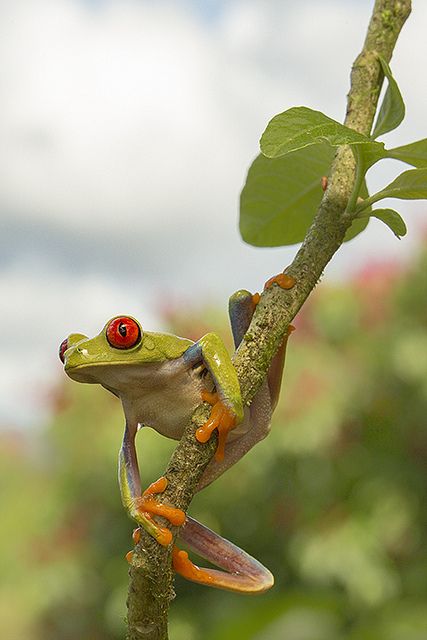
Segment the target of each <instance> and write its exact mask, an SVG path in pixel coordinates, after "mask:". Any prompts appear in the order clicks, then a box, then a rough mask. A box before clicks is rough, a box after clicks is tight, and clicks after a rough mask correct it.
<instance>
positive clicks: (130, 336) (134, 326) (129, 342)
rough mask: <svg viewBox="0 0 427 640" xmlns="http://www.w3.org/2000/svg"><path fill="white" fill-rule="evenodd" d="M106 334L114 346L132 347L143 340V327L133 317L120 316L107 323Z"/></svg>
mask: <svg viewBox="0 0 427 640" xmlns="http://www.w3.org/2000/svg"><path fill="white" fill-rule="evenodd" d="M106 335H107V340H108V342H109V343H110V344H111V346H112V347H115V348H116V349H130V348H131V347H134V346H135V345H136V344H137V343H138V342H139V341H140V340H141V329H140V328H139V324H138V323H137V322H135V320H133V319H132V318H128V317H127V316H120V317H119V318H114V320H111V322H110V323H109V324H108V325H107V330H106Z"/></svg>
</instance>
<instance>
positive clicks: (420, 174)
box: [358, 169, 427, 211]
mask: <svg viewBox="0 0 427 640" xmlns="http://www.w3.org/2000/svg"><path fill="white" fill-rule="evenodd" d="M384 198H399V199H400V200H419V199H421V200H422V199H424V198H427V169H410V170H409V171H404V172H403V173H401V174H400V176H397V178H396V179H395V180H393V182H390V184H388V185H387V186H386V187H385V188H384V189H381V191H379V192H378V193H374V195H372V196H371V197H370V198H368V199H367V200H365V202H363V203H361V205H360V206H359V207H358V209H359V211H361V210H362V209H364V208H365V207H366V206H367V205H371V204H373V203H374V202H378V200H383V199H384Z"/></svg>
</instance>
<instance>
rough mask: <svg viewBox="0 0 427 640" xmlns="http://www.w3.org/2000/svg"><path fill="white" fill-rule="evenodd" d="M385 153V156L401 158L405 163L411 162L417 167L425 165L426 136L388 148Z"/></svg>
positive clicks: (426, 156) (426, 164)
mask: <svg viewBox="0 0 427 640" xmlns="http://www.w3.org/2000/svg"><path fill="white" fill-rule="evenodd" d="M386 154H387V158H395V159H396V160H401V161H402V162H406V163H407V164H412V166H414V167H417V168H418V169H421V168H422V167H427V138H424V139H423V140H417V142H412V143H411V144H406V145H404V146H403V147H395V148H394V149H389V150H388V151H387V152H386Z"/></svg>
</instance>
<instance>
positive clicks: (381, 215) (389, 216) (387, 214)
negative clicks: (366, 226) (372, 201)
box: [371, 209, 407, 240]
mask: <svg viewBox="0 0 427 640" xmlns="http://www.w3.org/2000/svg"><path fill="white" fill-rule="evenodd" d="M371 217H374V218H378V220H381V221H382V222H384V224H386V225H387V226H388V227H389V228H390V229H391V230H392V231H393V233H394V235H395V236H396V238H399V240H400V238H401V237H402V236H406V232H407V229H406V224H405V221H404V220H403V218H402V217H401V216H400V214H399V213H397V211H394V209H373V210H372V211H371Z"/></svg>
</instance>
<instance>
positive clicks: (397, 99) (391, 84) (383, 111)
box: [372, 56, 405, 138]
mask: <svg viewBox="0 0 427 640" xmlns="http://www.w3.org/2000/svg"><path fill="white" fill-rule="evenodd" d="M378 59H379V61H380V63H381V66H382V68H383V71H384V75H385V77H386V78H387V80H388V87H387V91H386V92H385V95H384V99H383V101H382V104H381V108H380V111H379V113H378V118H377V121H376V123H375V127H374V131H373V133H372V137H373V138H378V137H379V136H382V135H383V134H384V133H388V132H389V131H393V129H396V128H397V127H398V126H399V124H400V123H401V122H402V120H403V118H404V117H405V103H404V102H403V98H402V94H401V93H400V90H399V87H398V86H397V82H396V80H395V79H394V78H393V75H392V73H391V69H390V67H389V65H388V64H387V62H386V61H385V60H384V58H382V57H381V56H378Z"/></svg>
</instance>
